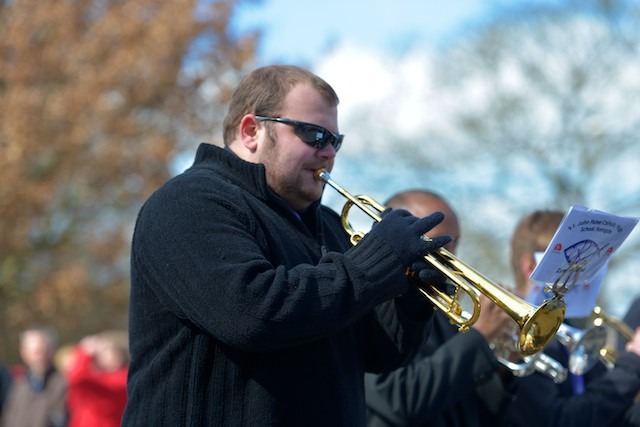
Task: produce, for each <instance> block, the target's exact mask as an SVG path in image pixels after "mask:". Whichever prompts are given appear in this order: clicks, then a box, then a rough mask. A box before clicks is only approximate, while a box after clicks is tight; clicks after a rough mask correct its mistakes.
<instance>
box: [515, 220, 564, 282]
mask: <svg viewBox="0 0 640 427" xmlns="http://www.w3.org/2000/svg"><path fill="white" fill-rule="evenodd" d="M563 217H564V213H562V212H560V211H553V210H538V211H535V212H532V213H530V214H529V215H527V216H525V217H523V218H522V219H521V220H520V222H519V223H518V225H517V226H516V230H515V232H514V233H513V236H512V237H511V267H512V268H513V272H514V274H515V279H516V289H523V288H524V286H525V285H526V284H527V283H528V280H529V278H528V277H524V276H523V274H522V273H521V271H520V260H521V259H522V257H524V256H529V257H531V258H533V256H534V255H533V254H534V253H536V252H543V251H545V250H546V249H547V246H549V243H550V242H551V239H552V238H553V235H554V234H555V232H556V230H557V229H558V226H559V225H560V222H562V218H563Z"/></svg>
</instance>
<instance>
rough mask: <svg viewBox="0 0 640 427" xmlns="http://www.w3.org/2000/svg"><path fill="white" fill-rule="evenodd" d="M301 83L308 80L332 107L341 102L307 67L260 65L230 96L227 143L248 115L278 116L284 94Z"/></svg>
mask: <svg viewBox="0 0 640 427" xmlns="http://www.w3.org/2000/svg"><path fill="white" fill-rule="evenodd" d="M300 83H309V84H310V85H311V86H312V87H313V88H314V89H316V90H317V91H318V93H319V94H320V95H322V96H323V97H324V99H326V100H327V102H328V103H329V104H330V105H331V106H336V105H338V102H339V100H338V95H337V94H336V92H335V91H334V90H333V88H332V87H331V86H330V85H329V83H327V82H326V81H324V80H323V79H321V78H320V77H318V76H316V75H315V74H313V73H312V72H310V71H308V70H305V69H304V68H301V67H296V66H294V65H270V66H266V67H262V68H258V69H256V70H254V71H252V72H251V73H249V74H248V75H247V76H246V77H245V78H244V79H242V81H241V82H240V84H239V85H238V87H237V88H236V90H235V92H234V93H233V96H232V97H231V102H230V104H229V112H228V113H227V116H226V117H225V119H224V122H223V132H224V133H223V139H224V144H225V145H229V144H230V143H231V142H232V141H233V139H234V137H235V132H236V129H237V128H238V125H239V124H240V120H241V119H242V117H244V115H245V114H251V113H253V114H255V115H258V116H267V117H279V116H280V114H281V111H282V108H283V104H284V99H285V97H286V96H287V94H288V93H289V92H290V91H291V89H292V88H293V87H294V86H296V85H298V84H300Z"/></svg>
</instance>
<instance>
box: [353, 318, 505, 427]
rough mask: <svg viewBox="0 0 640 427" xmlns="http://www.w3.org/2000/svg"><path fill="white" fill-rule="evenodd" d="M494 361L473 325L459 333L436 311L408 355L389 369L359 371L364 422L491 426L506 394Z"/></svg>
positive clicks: (389, 426)
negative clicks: (419, 344)
mask: <svg viewBox="0 0 640 427" xmlns="http://www.w3.org/2000/svg"><path fill="white" fill-rule="evenodd" d="M497 367H498V362H497V360H496V358H495V356H494V355H493V352H492V351H491V349H490V348H489V345H488V343H487V341H486V340H485V339H484V337H483V336H482V335H481V334H480V333H479V332H478V331H476V330H475V329H473V328H471V329H470V330H469V331H467V332H465V333H459V332H457V328H456V327H454V326H453V325H451V324H450V323H449V321H448V320H447V318H446V317H445V316H444V315H443V314H442V313H441V312H436V315H435V317H434V325H433V328H432V330H431V331H430V334H429V336H428V337H427V338H426V339H425V341H424V344H423V345H422V347H421V349H420V350H419V352H418V353H417V354H416V355H415V357H414V358H413V360H412V361H411V362H410V363H409V364H408V365H407V366H406V367H403V368H399V369H397V370H395V371H394V372H391V373H385V374H377V375H374V374H367V375H366V376H365V390H366V402H367V408H368V410H369V424H368V425H369V427H400V426H403V427H408V426H416V427H417V426H429V427H480V426H484V427H496V426H497V424H496V420H497V419H498V417H497V415H496V414H497V413H499V412H500V410H501V408H502V406H503V405H504V404H505V403H506V402H507V399H508V397H509V395H508V393H507V392H506V390H505V389H504V388H503V385H502V383H501V381H500V379H499V378H498V375H497V373H496V372H497Z"/></svg>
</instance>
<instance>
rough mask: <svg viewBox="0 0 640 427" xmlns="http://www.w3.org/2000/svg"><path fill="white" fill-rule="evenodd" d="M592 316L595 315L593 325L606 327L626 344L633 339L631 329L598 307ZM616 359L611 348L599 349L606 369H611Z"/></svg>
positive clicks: (594, 309)
mask: <svg viewBox="0 0 640 427" xmlns="http://www.w3.org/2000/svg"><path fill="white" fill-rule="evenodd" d="M593 314H594V315H595V319H594V320H593V324H594V325H595V326H604V325H608V326H609V327H611V328H612V329H613V330H614V331H616V332H617V333H618V334H620V336H622V339H624V340H625V341H626V342H629V341H631V340H632V339H633V330H632V329H631V327H629V325H627V324H626V323H624V322H623V321H622V320H620V319H618V318H616V317H613V316H610V315H607V314H605V313H604V311H603V310H602V308H601V307H600V306H595V307H594V308H593ZM617 358H618V354H617V352H616V350H615V349H614V348H613V347H609V346H606V345H605V346H602V348H601V349H600V359H601V360H602V362H603V363H604V364H605V365H606V366H607V368H609V369H613V366H614V365H615V362H616V359H617Z"/></svg>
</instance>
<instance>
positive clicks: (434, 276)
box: [409, 259, 453, 295]
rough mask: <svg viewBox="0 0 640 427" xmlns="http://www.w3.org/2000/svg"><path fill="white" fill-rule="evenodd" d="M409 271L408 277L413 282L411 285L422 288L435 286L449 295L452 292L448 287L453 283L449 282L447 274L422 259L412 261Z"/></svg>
mask: <svg viewBox="0 0 640 427" xmlns="http://www.w3.org/2000/svg"><path fill="white" fill-rule="evenodd" d="M409 271H410V273H409V278H410V279H411V281H412V282H413V283H412V285H414V286H421V287H423V288H428V287H435V288H437V289H439V290H440V291H442V292H445V293H447V294H449V295H450V294H451V293H452V290H451V289H450V288H451V287H452V286H453V285H452V284H451V283H450V282H449V279H448V278H447V276H445V275H444V274H443V273H441V272H440V271H439V270H438V269H436V268H435V267H434V266H432V265H431V264H429V263H428V262H427V261H425V260H424V259H420V260H417V261H414V262H413V263H412V264H411V266H410V267H409Z"/></svg>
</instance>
